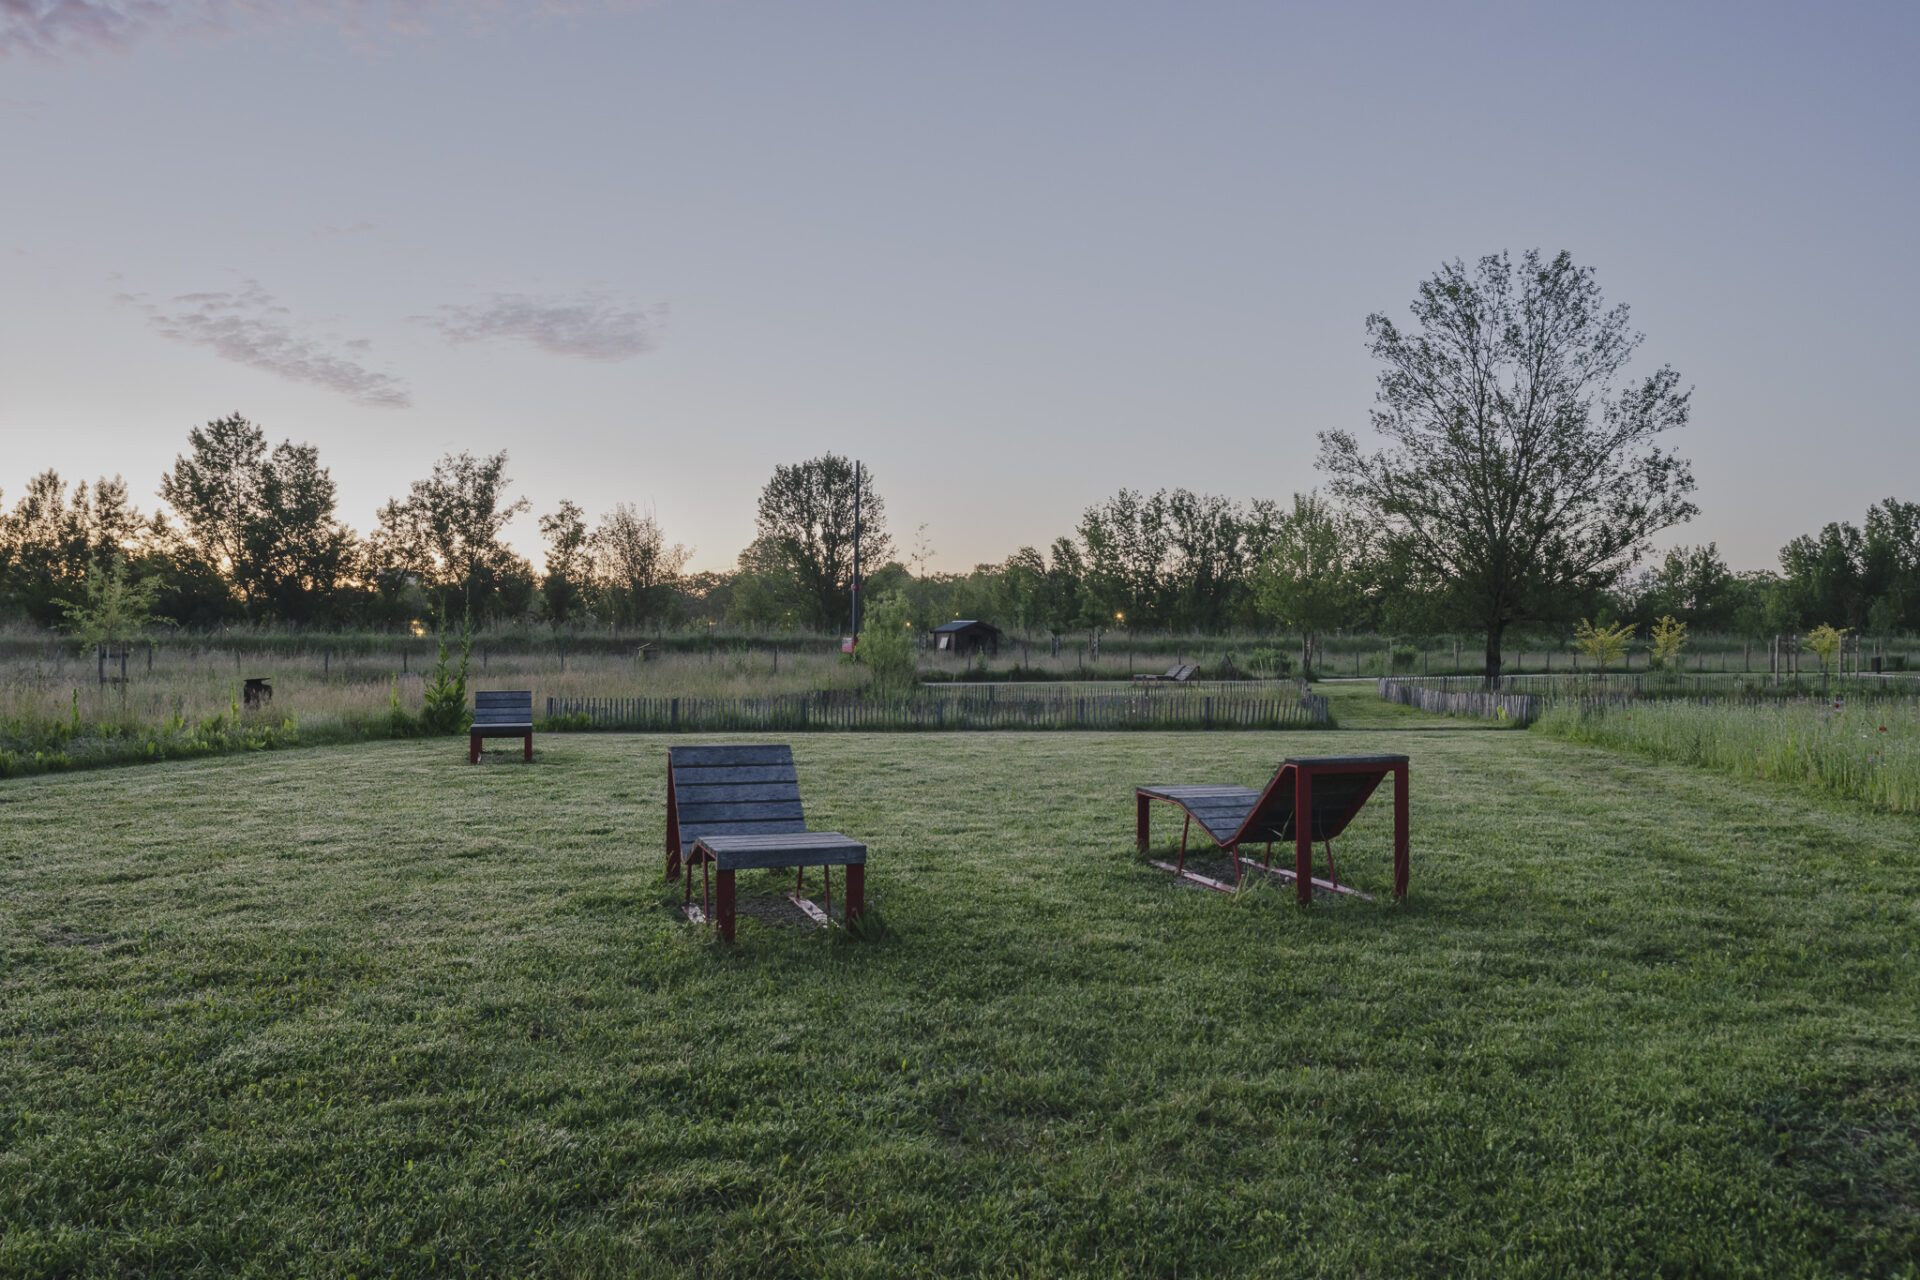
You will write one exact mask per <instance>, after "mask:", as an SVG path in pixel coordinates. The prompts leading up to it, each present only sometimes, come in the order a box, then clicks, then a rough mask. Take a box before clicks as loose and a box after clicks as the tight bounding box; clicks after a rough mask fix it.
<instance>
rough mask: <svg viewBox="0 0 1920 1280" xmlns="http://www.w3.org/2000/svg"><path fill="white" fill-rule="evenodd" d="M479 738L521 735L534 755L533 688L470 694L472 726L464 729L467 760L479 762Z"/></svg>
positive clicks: (468, 761)
mask: <svg viewBox="0 0 1920 1280" xmlns="http://www.w3.org/2000/svg"><path fill="white" fill-rule="evenodd" d="M482 738H523V739H525V740H526V755H525V758H526V759H528V760H532V759H533V691H532V690H531V689H504V690H499V691H497V692H487V693H475V694H474V695H473V727H472V728H470V729H468V730H467V763H468V764H479V763H480V740H481V739H482Z"/></svg>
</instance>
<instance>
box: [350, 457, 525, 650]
mask: <svg viewBox="0 0 1920 1280" xmlns="http://www.w3.org/2000/svg"><path fill="white" fill-rule="evenodd" d="M512 483H513V482H512V481H511V480H510V479H508V477H507V454H506V451H505V450H504V449H503V450H501V451H500V452H499V453H496V454H492V455H489V456H488V457H484V458H476V457H474V456H473V455H472V454H471V453H468V452H466V451H465V450H462V451H461V452H459V453H457V454H456V453H449V454H447V455H446V456H445V457H443V458H441V459H440V461H438V462H436V463H434V464H433V474H432V475H431V476H430V477H428V478H427V479H425V480H415V481H414V482H413V485H412V487H411V488H410V489H409V491H408V493H407V496H406V497H404V498H396V499H394V500H393V501H391V502H389V503H387V504H386V505H385V506H383V507H381V508H380V511H379V522H380V523H379V527H378V528H377V529H376V531H375V533H374V538H373V546H374V549H375V557H376V561H377V567H378V568H382V569H388V570H398V571H400V572H402V573H406V574H411V575H413V576H414V577H415V578H416V579H417V580H418V581H419V582H420V583H421V584H422V585H423V586H426V587H431V588H433V589H434V590H433V592H432V593H431V594H433V595H434V596H435V597H436V598H437V603H438V612H439V616H440V618H441V620H442V621H443V622H444V621H445V620H447V619H449V618H452V617H453V616H455V615H456V614H457V613H459V612H461V610H458V609H455V608H454V607H453V599H454V597H456V596H459V597H462V598H464V599H465V601H466V610H467V611H470V612H471V611H476V610H480V609H481V607H482V606H483V605H484V604H485V603H486V602H487V597H488V596H489V595H490V594H491V591H492V588H493V587H494V585H495V582H496V580H497V579H499V578H501V577H502V576H508V575H507V573H506V571H508V570H511V569H513V568H515V566H513V565H512V564H511V560H510V553H508V552H507V550H506V548H504V547H503V546H501V545H500V531H501V529H503V528H504V527H505V526H506V523H507V521H509V520H511V519H513V517H515V516H517V515H519V514H520V513H521V512H522V511H525V510H526V509H527V507H528V505H529V504H528V502H527V500H526V499H525V498H517V499H514V500H512V501H508V500H507V496H506V494H507V488H508V486H509V485H511V484H512Z"/></svg>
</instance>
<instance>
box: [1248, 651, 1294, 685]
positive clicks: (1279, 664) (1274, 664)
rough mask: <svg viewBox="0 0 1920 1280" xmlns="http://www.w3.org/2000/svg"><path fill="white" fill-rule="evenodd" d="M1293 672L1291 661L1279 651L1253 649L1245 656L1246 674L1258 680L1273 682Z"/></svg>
mask: <svg viewBox="0 0 1920 1280" xmlns="http://www.w3.org/2000/svg"><path fill="white" fill-rule="evenodd" d="M1292 670H1293V659H1292V658H1291V657H1290V656H1289V655H1287V654H1286V653H1285V652H1283V651H1281V650H1279V649H1271V648H1268V649H1255V650H1254V651H1253V652H1251V653H1249V654H1248V655H1247V674H1248V675H1250V676H1253V677H1254V678H1255V679H1258V680H1274V679H1278V678H1279V677H1281V676H1284V675H1286V674H1287V673H1288V672H1290V671H1292Z"/></svg>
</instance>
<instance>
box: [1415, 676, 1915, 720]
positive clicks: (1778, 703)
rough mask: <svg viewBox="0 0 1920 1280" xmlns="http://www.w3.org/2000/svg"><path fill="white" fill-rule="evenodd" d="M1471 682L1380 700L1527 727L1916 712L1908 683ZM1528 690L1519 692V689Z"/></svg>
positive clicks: (1429, 685) (1434, 685)
mask: <svg viewBox="0 0 1920 1280" xmlns="http://www.w3.org/2000/svg"><path fill="white" fill-rule="evenodd" d="M1471 682H1472V678H1471V677H1468V678H1465V679H1454V678H1432V677H1430V678H1428V679H1425V680H1420V681H1409V680H1381V681H1379V682H1378V684H1379V690H1380V696H1381V697H1382V698H1385V699H1386V700H1387V701H1389V702H1398V703H1400V704H1401V705H1402V706H1408V707H1418V708H1419V709H1420V710H1422V711H1427V712H1431V713H1433V714H1434V715H1444V716H1463V717H1477V718H1479V719H1483V720H1507V721H1511V722H1512V723H1514V724H1516V725H1520V726H1525V725H1530V724H1532V723H1533V722H1534V721H1535V720H1538V719H1539V718H1540V716H1541V715H1542V714H1543V713H1545V712H1546V711H1547V710H1548V708H1551V707H1575V708H1578V709H1579V710H1580V711H1581V712H1582V713H1585V712H1587V711H1591V710H1596V709H1606V708H1613V707H1631V706H1635V705H1640V704H1645V703H1663V704H1666V703H1671V704H1679V703H1688V704H1693V705H1696V706H1703V707H1796V706H1827V707H1832V708H1839V707H1843V706H1845V705H1847V704H1848V703H1850V702H1857V703H1864V704H1866V705H1869V706H1876V707H1877V706H1901V705H1906V706H1920V690H1916V689H1915V686H1914V685H1913V684H1912V683H1910V682H1899V683H1895V682H1887V681H1882V680H1869V681H1866V682H1862V681H1857V680H1849V681H1845V682H1842V681H1841V680H1840V679H1838V678H1836V679H1835V680H1834V681H1832V684H1831V687H1830V688H1828V689H1826V690H1819V689H1818V688H1817V687H1801V686H1796V685H1785V686H1779V687H1772V686H1757V685H1751V684H1730V683H1728V682H1725V681H1721V682H1719V683H1718V684H1717V685H1709V684H1703V683H1697V682H1691V681H1688V680H1684V679H1682V680H1674V679H1672V678H1665V679H1654V680H1647V681H1641V680H1637V679H1634V680H1626V679H1621V678H1618V677H1614V678H1609V679H1608V680H1607V681H1604V682H1602V681H1593V680H1580V681H1560V682H1557V683H1552V682H1548V681H1545V680H1538V681H1536V680H1535V679H1534V678H1532V677H1525V676H1522V677H1508V678H1507V679H1506V680H1504V681H1503V682H1502V683H1503V684H1504V685H1505V687H1504V688H1502V689H1500V690H1497V691H1495V690H1489V689H1486V688H1470V687H1463V686H1465V685H1467V684H1469V683H1471ZM1523 688H1524V689H1526V690H1528V691H1527V692H1521V691H1520V690H1521V689H1523Z"/></svg>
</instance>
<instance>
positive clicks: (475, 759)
mask: <svg viewBox="0 0 1920 1280" xmlns="http://www.w3.org/2000/svg"><path fill="white" fill-rule="evenodd" d="M467 763H468V764H479V763H480V735H479V734H477V733H470V734H468V735H467Z"/></svg>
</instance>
